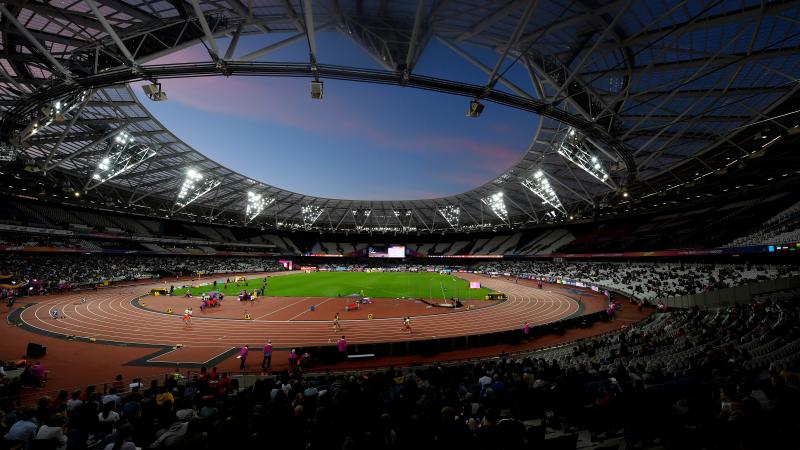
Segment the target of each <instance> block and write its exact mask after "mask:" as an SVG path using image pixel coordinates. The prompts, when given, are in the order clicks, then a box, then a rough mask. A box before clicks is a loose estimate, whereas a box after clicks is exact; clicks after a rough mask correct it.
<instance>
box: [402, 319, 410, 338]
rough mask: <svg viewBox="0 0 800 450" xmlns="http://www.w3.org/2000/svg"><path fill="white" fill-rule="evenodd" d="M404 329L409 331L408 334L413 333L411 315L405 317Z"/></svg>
mask: <svg viewBox="0 0 800 450" xmlns="http://www.w3.org/2000/svg"><path fill="white" fill-rule="evenodd" d="M403 331H408V334H411V316H406V317H404V318H403Z"/></svg>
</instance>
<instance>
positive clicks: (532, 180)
mask: <svg viewBox="0 0 800 450" xmlns="http://www.w3.org/2000/svg"><path fill="white" fill-rule="evenodd" d="M522 185H523V186H525V187H526V188H527V189H528V190H529V191H531V192H533V193H534V194H535V195H536V196H537V197H539V198H540V199H542V202H544V204H546V205H550V206H551V207H553V208H554V209H555V210H557V211H559V212H561V213H562V214H566V213H567V210H566V209H564V205H562V204H561V200H560V199H559V198H558V194H556V191H555V189H553V186H551V185H550V180H549V179H548V178H547V175H546V174H545V173H544V171H542V170H537V171H536V172H534V173H533V175H531V176H530V177H528V178H526V179H524V180H522Z"/></svg>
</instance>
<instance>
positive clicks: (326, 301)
mask: <svg viewBox="0 0 800 450" xmlns="http://www.w3.org/2000/svg"><path fill="white" fill-rule="evenodd" d="M334 298H335V297H328V299H327V300H325V301H324V302H322V303H320V304H318V305H315V307H319V306H322V305H324V304H325V303H328V302H329V301H331V300H333V299H334ZM307 312H309V311H308V309H305V310H303V312H301V313H300V314H298V315H296V316H294V317H290V318H289V319H286V321H287V322H291V321H292V320H294V319H296V318H298V317H300V316H302V315H303V314H305V313H307ZM307 322H311V321H307ZM314 322H317V321H316V320H315V321H314Z"/></svg>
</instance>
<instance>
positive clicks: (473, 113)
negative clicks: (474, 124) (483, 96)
mask: <svg viewBox="0 0 800 450" xmlns="http://www.w3.org/2000/svg"><path fill="white" fill-rule="evenodd" d="M483 108H485V107H484V106H483V103H481V102H479V101H478V100H471V101H470V102H469V109H468V110H467V117H480V116H481V113H482V112H483Z"/></svg>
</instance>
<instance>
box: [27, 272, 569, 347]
mask: <svg viewBox="0 0 800 450" xmlns="http://www.w3.org/2000/svg"><path fill="white" fill-rule="evenodd" d="M462 275H463V276H464V278H467V279H476V280H480V281H481V283H482V284H483V285H484V286H486V287H489V288H490V289H494V290H497V291H500V292H504V293H506V294H507V295H508V300H507V301H505V302H503V303H500V304H498V305H495V306H491V307H487V308H481V309H477V310H472V311H460V312H453V313H448V314H435V315H426V316H416V317H413V319H412V325H413V329H414V332H413V334H411V335H409V334H408V333H406V332H404V331H402V330H401V329H400V326H399V325H400V322H399V321H398V319H395V318H387V319H373V320H343V321H342V326H343V328H344V331H343V332H342V333H341V334H346V335H347V340H348V342H350V343H354V344H364V343H383V342H398V341H408V340H419V339H431V338H444V337H455V336H465V335H473V334H483V333H491V332H497V331H506V330H515V329H521V327H522V325H523V323H524V322H525V321H526V320H527V321H529V322H530V323H531V325H539V324H545V323H549V322H554V321H557V320H559V319H562V318H565V317H568V316H570V315H572V314H574V313H576V312H578V310H579V304H578V303H577V302H576V301H575V300H573V299H572V298H570V297H568V296H567V295H565V294H563V293H561V292H556V291H549V290H539V289H536V288H533V287H530V286H525V285H522V284H516V283H513V282H509V281H506V280H504V279H493V278H488V277H484V276H480V275H471V274H462ZM156 286H158V287H160V286H161V285H160V284H154V285H152V286H148V285H143V286H132V287H130V288H123V289H111V290H104V291H97V292H91V293H80V294H70V295H65V296H59V297H58V298H56V299H53V300H48V301H43V302H40V303H37V304H35V305H33V306H31V307H29V308H26V309H25V310H24V311H23V312H22V314H21V319H22V321H24V322H25V324H26V325H28V326H30V327H33V328H36V329H38V330H39V331H42V332H46V333H48V334H54V335H60V336H75V337H80V338H95V339H97V340H98V341H113V342H118V343H124V344H128V345H137V344H147V345H157V346H174V345H176V344H182V345H183V346H184V347H193V348H197V349H198V350H199V349H200V348H203V347H207V348H209V350H210V349H211V348H214V349H219V348H220V347H228V348H230V347H239V346H242V345H244V344H250V345H259V344H261V343H263V342H264V341H265V340H266V339H272V342H273V344H274V345H275V346H276V347H278V348H288V347H304V346H317V345H325V344H328V343H331V342H335V341H336V339H337V338H338V337H339V334H338V333H334V332H333V329H332V327H331V324H330V322H327V321H320V320H291V319H292V316H296V315H297V314H296V312H293V313H292V316H289V317H285V318H281V317H279V316H278V315H277V314H270V315H269V316H268V317H264V318H256V319H255V320H239V319H228V318H204V317H202V316H200V315H198V314H195V317H194V319H193V320H192V324H191V325H190V326H185V325H184V324H183V322H182V320H181V318H180V317H178V316H175V315H167V314H164V313H161V312H157V311H151V310H146V309H142V308H139V307H136V306H134V305H133V298H134V297H136V296H140V295H144V294H145V293H147V292H148V291H149V289H150V287H156ZM84 296H85V297H86V299H87V301H86V303H82V302H81V297H84ZM264 300H268V299H264ZM297 302H299V304H298V305H297V306H298V308H300V310H302V309H305V308H307V307H308V304H307V303H308V299H307V298H306V299H298V300H297ZM52 308H57V309H58V310H59V312H61V314H62V315H63V316H64V317H63V318H59V319H56V320H54V319H52V318H51V317H50V311H51V309H52ZM288 309H290V310H292V311H294V310H293V309H292V308H288Z"/></svg>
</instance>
